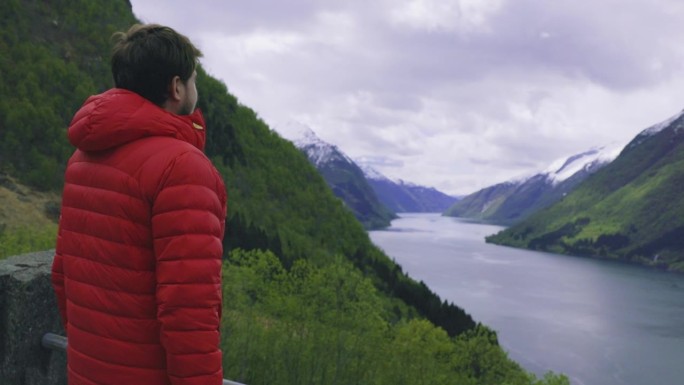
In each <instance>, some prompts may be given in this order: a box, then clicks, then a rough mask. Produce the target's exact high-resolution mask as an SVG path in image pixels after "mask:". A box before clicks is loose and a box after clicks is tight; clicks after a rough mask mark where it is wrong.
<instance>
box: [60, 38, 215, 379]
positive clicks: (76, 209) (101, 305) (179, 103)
mask: <svg viewBox="0 0 684 385" xmlns="http://www.w3.org/2000/svg"><path fill="white" fill-rule="evenodd" d="M116 37H117V39H118V41H117V42H116V44H115V46H114V50H113V56H112V61H111V64H112V73H113V75H114V82H115V85H116V88H114V89H111V90H109V91H106V92H104V93H103V94H100V95H96V96H91V97H90V98H88V99H87V100H86V102H85V103H84V105H83V106H82V107H81V109H80V110H79V111H78V112H77V113H76V115H75V116H74V118H73V120H72V122H71V125H70V126H69V130H68V136H69V140H70V142H71V143H72V144H73V145H74V146H75V147H76V148H77V149H76V151H75V152H74V154H73V156H72V157H71V158H70V160H69V163H68V165H67V168H66V173H65V178H64V192H63V196H62V214H61V218H60V222H59V236H58V239H57V246H56V255H55V259H54V264H53V268H52V281H53V285H54V289H55V292H56V294H57V299H58V304H59V309H60V312H61V315H62V320H63V322H64V328H65V330H66V333H67V336H68V339H69V345H68V348H67V363H68V368H67V370H68V380H69V384H70V385H79V384H83V385H95V384H121V385H136V384H141V385H142V384H144V385H158V384H159V385H161V384H164V385H168V384H174V385H218V384H221V383H222V378H223V375H222V369H221V351H220V350H219V340H220V339H219V321H220V317H221V257H222V254H223V249H222V238H223V232H224V224H225V215H226V193H225V187H224V185H223V182H222V180H221V177H220V176H219V174H218V172H217V171H216V169H215V168H214V167H213V166H212V164H211V162H210V161H209V159H207V157H206V156H205V155H204V153H203V149H204V144H205V132H206V131H205V124H204V120H203V117H202V114H201V112H200V111H199V110H196V109H195V105H196V103H197V89H196V87H195V78H196V76H197V72H196V66H197V62H198V57H199V56H200V55H201V53H200V52H199V50H198V49H197V48H195V46H193V45H192V43H191V42H190V41H189V40H188V39H187V38H186V37H185V36H183V35H180V34H178V33H176V32H175V31H174V30H172V29H171V28H168V27H163V26H159V25H135V26H133V27H131V29H130V30H128V32H126V33H119V34H117V35H116Z"/></svg>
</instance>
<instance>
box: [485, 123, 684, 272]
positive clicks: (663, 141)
mask: <svg viewBox="0 0 684 385" xmlns="http://www.w3.org/2000/svg"><path fill="white" fill-rule="evenodd" d="M683 185H684V116H683V115H682V114H681V113H679V114H677V115H675V116H673V117H671V118H669V119H667V120H665V121H663V122H662V123H658V124H656V125H653V126H651V127H649V128H647V129H645V130H643V131H642V132H640V133H639V134H638V135H637V136H636V137H634V138H633V139H632V140H631V141H630V142H629V143H628V144H627V146H625V148H624V149H623V151H622V152H621V153H620V155H619V156H618V157H617V158H616V159H615V160H614V161H613V162H611V163H610V164H608V165H607V166H606V167H604V168H602V169H601V170H599V171H597V172H596V173H594V174H593V175H591V176H590V177H589V178H587V179H586V180H585V181H584V182H583V183H581V184H580V185H579V186H578V187H577V188H576V189H575V190H574V191H573V192H572V193H570V194H568V195H567V196H566V197H564V198H563V199H562V200H561V201H559V202H558V203H556V204H555V205H552V206H550V207H547V208H546V209H544V210H541V211H539V212H538V213H535V214H534V215H532V216H530V217H529V218H528V219H526V220H525V221H522V222H520V223H518V224H516V225H514V226H512V227H510V228H508V229H506V230H504V231H502V232H500V233H498V234H496V235H493V236H490V237H488V238H487V241H488V242H492V243H497V244H503V245H509V246H514V247H523V248H530V249H535V250H543V251H551V252H556V253H563V254H572V255H584V256H590V257H597V258H609V259H615V260H619V261H625V262H632V263H638V264H642V265H647V266H655V267H659V268H663V269H668V270H673V271H684V198H683V197H682V196H681V194H680V190H681V186H683Z"/></svg>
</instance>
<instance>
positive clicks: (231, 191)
mask: <svg viewBox="0 0 684 385" xmlns="http://www.w3.org/2000/svg"><path fill="white" fill-rule="evenodd" d="M0 18H1V20H2V23H1V24H0V71H1V74H2V79H3V81H2V82H0V171H2V172H4V173H6V174H8V175H9V176H10V178H13V179H16V180H17V181H18V183H22V184H24V185H28V186H31V187H32V188H34V189H36V190H42V191H46V192H48V193H49V192H52V193H57V194H58V193H59V191H60V190H61V186H62V174H63V170H64V165H65V163H66V160H67V159H68V156H69V155H70V154H71V152H72V148H71V146H70V145H69V144H68V142H67V140H66V135H65V133H66V127H67V125H68V123H69V121H70V119H71V116H72V115H73V113H74V112H75V111H76V109H77V108H78V107H79V106H80V104H81V103H82V102H83V100H85V98H86V97H87V96H88V95H91V94H94V93H99V92H101V91H104V90H106V89H107V88H109V87H111V80H110V75H109V63H108V53H109V49H110V44H109V37H110V36H111V34H112V32H114V31H116V30H125V29H127V28H128V27H129V26H130V25H131V24H132V23H133V22H135V18H134V16H133V15H132V13H131V9H130V4H129V3H128V1H125V0H112V1H109V0H70V1H67V0H64V1H50V2H44V1H39V0H34V1H31V0H21V1H20V0H10V1H3V2H1V3H0ZM181 32H182V31H181ZM198 72H199V76H198V90H199V93H200V95H201V96H200V103H199V107H200V108H202V109H203V111H204V114H205V117H206V120H207V125H208V130H207V133H208V141H207V154H208V155H209V156H210V157H211V158H212V160H213V161H214V163H215V164H216V166H217V168H218V169H219V170H220V171H221V173H222V174H223V176H224V178H225V180H226V186H227V190H228V196H229V199H228V205H229V218H228V219H227V227H226V230H227V231H226V233H227V235H226V239H225V246H226V247H225V249H226V258H227V261H226V264H225V267H224V271H225V274H226V275H227V277H226V279H225V282H226V286H225V288H224V290H225V292H226V297H225V298H226V301H227V306H226V308H225V309H224V310H225V312H226V313H225V318H224V325H223V327H224V329H225V333H224V334H223V336H224V337H225V338H226V341H225V343H224V346H223V347H222V348H223V349H224V351H226V357H227V358H226V368H227V373H232V376H233V378H240V379H245V381H247V382H248V383H249V384H250V385H254V384H273V383H278V384H301V383H316V384H325V383H359V382H366V381H368V382H369V383H384V382H381V381H380V380H378V381H375V380H371V379H376V378H380V377H374V376H376V374H377V375H378V376H379V375H380V374H379V373H387V374H386V375H387V376H390V377H387V378H389V379H388V380H386V382H387V383H389V382H391V381H392V380H391V379H392V378H394V379H395V380H396V381H395V382H400V383H401V382H402V381H404V380H397V379H401V378H406V379H410V378H413V377H411V376H418V375H419V374H420V373H421V372H420V370H422V369H423V368H427V367H428V366H425V365H432V366H430V369H431V370H435V373H434V375H435V376H436V377H435V378H436V380H435V381H434V382H432V381H429V383H435V384H439V383H466V384H469V383H473V384H485V383H486V384H490V383H510V384H532V383H536V382H535V380H533V379H531V378H530V377H529V376H528V374H527V373H525V372H524V371H523V370H521V369H520V368H519V367H518V366H517V365H516V364H514V363H512V362H511V361H509V360H508V359H507V358H506V355H505V353H504V352H503V351H502V350H501V349H500V348H499V347H498V345H497V342H496V337H495V334H494V333H493V332H491V331H489V330H487V329H486V328H485V327H483V326H476V324H475V322H474V321H473V320H472V319H471V317H470V316H469V315H468V314H466V313H465V312H464V311H463V310H462V309H460V308H458V307H456V306H454V305H453V304H449V303H447V302H445V301H442V300H441V299H440V298H439V297H438V296H436V295H435V294H434V293H433V292H432V291H431V290H430V289H429V288H427V286H425V285H424V284H423V283H422V282H421V283H418V282H415V281H414V280H412V279H410V278H409V277H408V276H407V275H406V274H405V273H404V272H403V271H402V269H401V267H400V266H397V265H396V264H395V263H393V262H392V261H391V260H390V259H389V258H388V257H387V256H386V255H384V254H383V253H382V252H381V251H380V250H379V249H378V248H377V247H375V246H374V245H373V244H372V243H371V242H370V240H369V238H368V235H367V234H366V232H365V231H364V229H363V227H362V226H361V225H360V223H359V222H358V221H357V220H356V219H355V218H354V217H353V215H352V214H351V213H349V212H348V211H347V210H346V209H345V208H344V207H343V205H342V203H341V202H340V200H339V199H337V198H335V197H334V195H333V194H332V192H331V191H330V189H329V188H328V187H327V185H326V184H325V182H324V181H323V179H322V177H321V176H320V175H319V174H318V173H317V172H316V170H315V169H314V167H313V166H311V165H310V164H309V162H308V161H307V159H306V157H305V156H304V155H303V154H302V153H300V152H299V151H298V150H297V149H296V148H295V147H294V145H292V144H291V143H290V142H287V141H285V140H283V139H281V138H280V137H279V136H278V135H277V134H276V133H274V132H273V131H271V130H270V129H269V127H268V126H267V125H266V124H265V123H264V122H263V121H261V120H260V119H259V118H258V116H257V114H256V113H255V112H254V111H252V110H251V109H250V108H248V107H246V106H243V105H241V104H240V103H239V102H238V100H237V99H236V98H235V97H234V96H232V95H231V94H230V93H228V90H227V88H226V86H225V85H224V84H222V83H221V82H220V81H217V80H216V79H213V78H211V77H210V76H208V75H207V74H206V73H205V72H204V71H203V70H202V69H201V68H200V69H199V70H198ZM3 188H4V187H2V186H0V189H3ZM5 203H6V202H3V204H5ZM53 214H54V213H53ZM53 217H54V215H53ZM1 225H2V224H0V232H4V233H3V234H4V235H3V236H1V237H0V241H2V240H3V239H4V240H5V241H3V242H7V241H6V240H8V239H9V240H10V241H9V242H21V240H19V241H17V239H19V238H17V237H13V233H11V232H12V231H14V230H11V229H10V227H7V228H6V229H5V230H2V229H3V226H1ZM36 226H38V225H36ZM22 231H25V232H26V231H29V232H30V231H36V232H40V231H43V232H44V231H45V226H38V228H34V229H30V228H29V229H23V230H22ZM47 231H54V228H53V229H48V230H47ZM243 250H247V251H243ZM256 250H263V251H256ZM266 250H268V251H266ZM435 325H436V326H435ZM366 338H368V341H375V342H377V343H375V344H368V343H366V342H367V340H366ZM482 341H484V342H482ZM236 349H237V350H236ZM240 349H241V350H240ZM329 349H336V350H333V351H335V352H339V354H330V353H329V352H328V350H329ZM323 351H325V352H326V353H325V354H323V353H322V352H323ZM415 352H423V353H425V354H428V356H427V357H424V358H421V359H420V360H418V359H411V358H413V357H414V353H415ZM381 358H382V360H381ZM265 359H267V360H266V361H264V360H265ZM286 359H287V360H290V361H291V362H290V361H288V363H287V364H286V363H285V360H286ZM341 360H348V361H341ZM366 360H368V363H366ZM381 361H383V362H384V363H383V362H381ZM418 363H420V365H423V366H420V365H418ZM343 364H344V366H343ZM347 364H348V365H347ZM371 364H372V366H369V365H371ZM378 365H386V367H384V368H382V367H380V366H378ZM391 365H394V366H391ZM416 365H418V366H416ZM342 367H344V371H345V373H342ZM333 368H337V369H334V370H333ZM398 370H399V371H401V372H397V371H398ZM331 371H332V372H331ZM332 373H334V374H332ZM305 374H306V375H307V376H310V377H307V378H309V380H308V381H302V380H301V379H302V378H304V377H301V376H304V375H305ZM392 375H393V376H394V377H391V376H392ZM264 376H265V377H264ZM296 376H300V377H296ZM402 376H405V377H402ZM344 379H348V380H349V381H347V380H344ZM352 379H353V380H352ZM460 379H464V380H463V381H464V382H460ZM383 381H385V380H383ZM564 381H566V380H565V379H564V378H561V377H550V378H549V379H548V381H547V382H545V383H565V382H564Z"/></svg>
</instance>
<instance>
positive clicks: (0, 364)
mask: <svg viewBox="0 0 684 385" xmlns="http://www.w3.org/2000/svg"><path fill="white" fill-rule="evenodd" d="M53 255H54V251H53V250H47V251H41V252H36V253H30V254H24V255H17V256H13V257H10V258H7V259H5V260H2V261H0V384H12V385H65V384H66V370H65V369H66V354H65V353H64V352H61V351H50V350H48V349H45V348H43V347H42V346H41V338H42V337H43V334H45V333H48V332H52V333H56V334H60V335H64V329H63V328H62V325H61V320H60V317H59V311H58V309H57V302H56V300H55V294H54V291H53V290H52V283H51V281H50V271H51V268H52V259H53Z"/></svg>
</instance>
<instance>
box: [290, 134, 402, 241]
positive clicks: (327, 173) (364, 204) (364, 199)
mask: <svg viewBox="0 0 684 385" xmlns="http://www.w3.org/2000/svg"><path fill="white" fill-rule="evenodd" d="M277 130H278V132H280V133H281V134H282V135H283V136H285V138H286V139H289V140H291V141H292V142H293V143H294V145H295V146H296V147H297V148H298V149H299V150H300V151H302V152H303V153H304V154H305V155H306V156H307V158H308V159H309V162H310V163H311V164H312V165H313V166H315V167H316V169H317V170H318V172H319V173H320V174H321V176H323V179H325V181H326V182H327V183H328V186H330V188H331V189H332V191H333V193H334V194H335V195H336V196H337V197H338V198H340V199H342V201H343V202H344V204H345V206H346V207H347V208H349V210H351V211H352V212H353V213H354V215H355V216H356V218H357V219H358V220H359V221H360V222H361V223H362V224H363V225H364V226H365V227H366V228H367V229H376V228H382V227H387V226H389V224H390V221H391V220H392V219H394V218H396V215H395V214H394V213H393V212H392V211H391V210H389V209H388V208H387V207H385V206H383V205H382V203H381V202H380V201H379V200H378V197H377V196H376V195H375V192H374V191H373V188H372V187H371V186H370V185H369V183H368V181H367V180H366V178H365V177H364V174H363V171H361V169H360V168H359V166H358V165H357V164H356V163H355V162H354V161H353V160H352V159H351V158H350V157H348V156H347V155H346V154H345V153H344V152H342V151H341V150H340V149H339V148H338V147H337V146H335V145H332V144H330V143H327V142H325V141H324V140H322V139H320V138H319V137H318V136H317V135H316V133H314V131H313V130H312V129H311V128H310V127H308V126H306V125H304V124H301V123H298V122H289V123H288V124H287V125H285V126H282V127H278V128H277Z"/></svg>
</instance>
